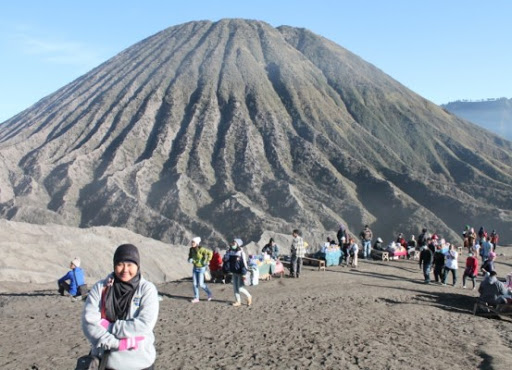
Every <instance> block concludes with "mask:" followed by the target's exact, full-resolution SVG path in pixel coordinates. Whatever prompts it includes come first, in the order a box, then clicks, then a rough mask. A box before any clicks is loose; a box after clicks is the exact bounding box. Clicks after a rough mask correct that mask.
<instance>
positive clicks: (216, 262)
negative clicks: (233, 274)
mask: <svg viewBox="0 0 512 370" xmlns="http://www.w3.org/2000/svg"><path fill="white" fill-rule="evenodd" d="M210 273H211V274H212V281H213V282H214V283H216V282H217V281H221V282H222V283H223V284H224V283H225V280H224V271H222V257H221V255H220V249H219V248H215V250H214V251H213V256H212V259H211V260H210Z"/></svg>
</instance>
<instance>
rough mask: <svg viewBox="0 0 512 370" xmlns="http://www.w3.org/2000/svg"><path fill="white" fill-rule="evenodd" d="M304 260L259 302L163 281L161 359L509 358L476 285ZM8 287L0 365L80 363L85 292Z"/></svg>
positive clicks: (432, 363)
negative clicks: (481, 312)
mask: <svg viewBox="0 0 512 370" xmlns="http://www.w3.org/2000/svg"><path fill="white" fill-rule="evenodd" d="M506 250H510V252H512V248H510V247H508V248H506V249H505V248H503V249H502V252H504V251H506ZM506 254H507V255H511V254H512V253H506ZM462 261H465V256H462V257H461V258H460V263H459V264H460V265H462ZM305 268H306V271H305V272H304V274H303V276H301V278H300V279H290V278H282V279H279V278H274V279H273V280H271V281H262V282H260V284H259V285H258V286H253V287H249V290H250V291H251V293H252V294H253V299H254V302H253V305H252V306H250V307H247V306H242V307H231V306H230V303H231V302H232V301H233V293H232V286H231V285H222V284H210V287H211V288H212V290H213V292H214V300H213V301H211V302H207V301H205V300H204V298H205V297H204V295H202V296H201V298H202V301H201V302H200V303H199V304H194V305H193V304H191V303H189V299H190V297H191V294H192V287H191V281H189V280H181V281H177V282H170V283H164V284H160V285H158V288H159V291H160V294H161V295H162V296H163V300H162V302H161V306H160V314H159V320H158V323H157V326H156V328H155V334H156V339H157V352H158V355H157V356H158V357H157V368H159V369H306V368H308V369H320V368H322V369H446V368H450V369H510V368H511V367H512V319H510V318H503V319H498V318H487V317H479V316H473V315H472V308H473V303H474V300H475V297H476V296H477V293H476V292H475V291H472V290H464V289H462V288H461V287H460V286H458V287H451V286H441V285H437V284H430V285H425V284H423V283H422V280H423V278H422V275H421V272H420V270H419V268H418V265H417V262H416V261H407V260H400V261H390V262H381V261H372V262H364V261H361V262H360V266H359V268H358V269H357V270H355V269H350V268H347V267H338V266H336V267H329V268H328V269H327V271H326V272H321V271H316V269H315V268H314V267H309V266H307V267H305ZM497 268H498V272H499V275H500V276H501V277H503V276H505V274H506V273H508V272H510V271H512V257H503V256H502V257H499V263H498V264H497ZM459 272H462V270H459ZM449 281H451V280H449ZM10 288H11V292H4V293H0V333H1V335H2V337H1V338H2V339H1V342H2V343H1V346H0V368H2V369H73V368H74V365H75V361H76V358H77V357H79V356H80V355H83V354H86V353H87V352H88V344H87V341H86V339H85V337H84V336H83V334H82V332H81V329H80V314H81V310H82V306H83V303H82V302H81V301H78V302H75V301H72V300H71V299H70V298H69V297H60V296H58V295H57V294H56V292H55V291H53V290H46V289H43V290H41V289H39V290H33V291H30V292H20V291H19V290H20V287H19V286H18V287H16V286H10Z"/></svg>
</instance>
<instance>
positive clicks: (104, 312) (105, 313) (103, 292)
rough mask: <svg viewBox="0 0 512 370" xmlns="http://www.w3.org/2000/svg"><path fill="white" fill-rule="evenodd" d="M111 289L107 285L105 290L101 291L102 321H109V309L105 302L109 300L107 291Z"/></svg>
mask: <svg viewBox="0 0 512 370" xmlns="http://www.w3.org/2000/svg"><path fill="white" fill-rule="evenodd" d="M108 288H109V285H105V286H104V287H103V289H102V290H101V307H100V312H101V318H102V319H107V309H106V307H105V300H106V298H107V289H108Z"/></svg>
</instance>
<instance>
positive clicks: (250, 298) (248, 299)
mask: <svg viewBox="0 0 512 370" xmlns="http://www.w3.org/2000/svg"><path fill="white" fill-rule="evenodd" d="M251 304H252V297H247V306H250V305H251Z"/></svg>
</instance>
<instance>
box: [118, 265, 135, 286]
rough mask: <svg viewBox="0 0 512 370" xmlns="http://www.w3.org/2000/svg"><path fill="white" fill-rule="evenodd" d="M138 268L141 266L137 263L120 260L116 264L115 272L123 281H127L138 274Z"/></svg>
mask: <svg viewBox="0 0 512 370" xmlns="http://www.w3.org/2000/svg"><path fill="white" fill-rule="evenodd" d="M138 270H139V266H137V264H136V263H133V262H130V261H126V262H119V263H118V264H116V265H115V266H114V273H115V274H116V276H117V278H118V279H119V280H121V281H122V282H123V283H127V282H128V281H130V280H132V279H133V278H134V277H135V275H137V271H138Z"/></svg>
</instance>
